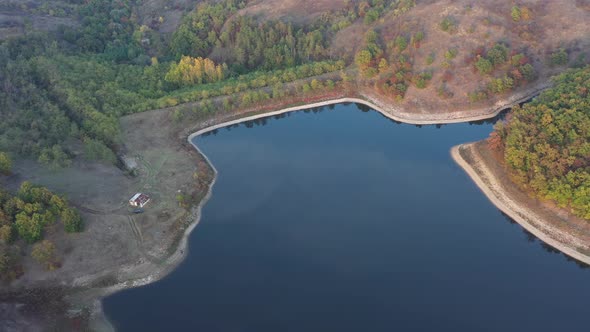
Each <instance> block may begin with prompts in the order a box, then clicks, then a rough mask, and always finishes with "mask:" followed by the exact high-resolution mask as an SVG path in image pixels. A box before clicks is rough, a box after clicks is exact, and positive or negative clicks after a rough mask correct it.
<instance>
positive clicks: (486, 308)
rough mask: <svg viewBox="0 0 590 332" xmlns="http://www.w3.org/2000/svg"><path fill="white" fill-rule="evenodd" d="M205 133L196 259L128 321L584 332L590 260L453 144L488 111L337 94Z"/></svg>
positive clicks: (182, 326) (194, 326)
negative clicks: (394, 117)
mask: <svg viewBox="0 0 590 332" xmlns="http://www.w3.org/2000/svg"><path fill="white" fill-rule="evenodd" d="M317 111H318V110H316V112H310V111H305V112H304V111H300V112H296V113H291V114H288V115H285V116H283V118H282V119H275V118H267V119H265V120H258V121H256V123H254V122H250V123H248V124H242V125H239V126H237V127H233V128H231V129H230V130H228V129H220V130H219V131H218V132H217V133H216V134H211V135H207V136H205V137H198V138H196V140H197V143H198V145H199V147H201V149H202V150H203V152H204V153H206V154H207V155H208V156H209V158H210V159H211V161H212V162H213V164H214V165H215V167H216V168H217V170H218V171H219V178H218V180H217V183H216V185H215V187H214V188H213V196H212V198H211V200H210V201H209V202H208V203H207V205H206V206H205V208H204V210H203V218H202V220H201V222H200V224H199V225H198V226H197V228H196V229H195V231H194V232H193V233H192V234H191V237H190V252H189V254H188V257H187V259H186V260H185V261H184V262H183V263H182V264H181V265H180V266H179V267H178V269H176V270H175V271H174V272H173V273H172V274H171V275H169V276H168V277H166V278H165V279H163V280H162V281H160V282H157V283H154V284H151V285H148V286H145V287H141V288H136V289H130V290H126V291H123V292H120V293H117V294H115V295H113V296H111V297H109V298H107V299H106V300H105V301H104V309H105V311H106V313H107V316H108V317H109V319H111V321H112V322H113V324H114V325H115V327H117V328H118V329H119V330H121V331H204V332H217V331H219V332H280V331H298V332H299V331H318V332H326V331H367V332H371V331H454V332H456V331H470V332H471V331H503V332H506V331H536V332H538V331H588V330H589V329H590V305H589V302H588V299H590V270H588V269H582V268H581V267H580V266H578V264H576V263H575V262H572V261H568V260H567V259H566V258H565V257H564V256H563V255H562V254H560V253H555V252H551V251H550V250H549V249H548V248H547V247H546V246H543V245H542V244H541V243H540V242H539V241H538V240H535V239H534V238H533V237H531V236H530V235H528V234H527V233H526V232H523V230H522V228H521V227H520V226H519V225H517V224H513V223H512V221H511V220H510V219H509V218H507V217H505V216H504V215H503V214H502V213H500V211H499V210H498V209H496V208H495V207H494V206H493V205H492V204H491V203H490V202H489V201H488V200H487V199H486V198H485V196H484V195H483V194H482V193H481V192H480V191H479V190H478V188H477V187H476V186H475V184H474V183H473V182H472V181H471V180H470V179H469V178H468V177H467V175H466V174H464V172H463V171H462V170H461V169H460V168H459V167H458V166H457V165H455V163H454V162H453V161H452V159H451V157H450V155H449V149H450V148H451V147H452V146H453V145H456V144H459V143H464V142H469V141H474V140H480V139H482V138H485V137H486V136H487V135H488V134H489V132H490V131H491V129H492V128H491V126H492V125H491V124H490V123H486V124H477V125H476V124H454V125H446V126H442V127H440V128H437V127H436V126H424V127H417V126H412V125H406V124H397V123H394V122H393V121H390V120H388V119H386V118H384V117H383V116H381V115H380V114H378V113H377V112H374V111H369V112H361V111H359V106H357V105H355V104H340V105H336V106H334V107H326V108H322V109H321V111H319V112H317Z"/></svg>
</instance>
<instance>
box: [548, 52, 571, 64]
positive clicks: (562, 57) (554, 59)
mask: <svg viewBox="0 0 590 332" xmlns="http://www.w3.org/2000/svg"><path fill="white" fill-rule="evenodd" d="M567 61H568V54H567V52H566V51H565V50H564V49H563V48H560V49H559V50H557V51H555V52H553V53H552V54H551V57H550V62H551V65H553V66H563V65H565V64H567Z"/></svg>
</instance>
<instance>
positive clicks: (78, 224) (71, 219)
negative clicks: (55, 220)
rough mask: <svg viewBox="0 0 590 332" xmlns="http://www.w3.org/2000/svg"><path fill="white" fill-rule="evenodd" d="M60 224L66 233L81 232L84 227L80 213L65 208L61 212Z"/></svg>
mask: <svg viewBox="0 0 590 332" xmlns="http://www.w3.org/2000/svg"><path fill="white" fill-rule="evenodd" d="M61 222H62V223H63V224H64V228H65V230H66V232H68V233H75V232H81V231H82V228H83V226H84V223H83V221H82V217H81V216H80V213H78V211H77V210H75V209H72V208H65V209H64V210H63V211H62V212H61Z"/></svg>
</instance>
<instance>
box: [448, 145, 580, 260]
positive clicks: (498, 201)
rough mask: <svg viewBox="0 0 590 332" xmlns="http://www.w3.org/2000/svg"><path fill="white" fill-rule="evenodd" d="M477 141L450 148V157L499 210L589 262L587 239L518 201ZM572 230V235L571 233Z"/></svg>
mask: <svg viewBox="0 0 590 332" xmlns="http://www.w3.org/2000/svg"><path fill="white" fill-rule="evenodd" d="M474 144H475V143H468V144H461V145H458V146H455V147H453V148H452V149H451V156H452V157H453V159H454V160H455V162H457V164H459V166H461V167H462V168H463V169H464V170H465V172H466V173H467V174H468V175H469V176H470V177H471V179H472V180H473V181H474V182H475V184H476V185H477V186H478V187H479V189H481V191H482V192H483V193H484V194H485V195H486V196H487V197H488V199H489V200H490V201H491V202H492V203H493V204H494V205H495V206H496V207H497V208H498V209H500V210H502V211H503V212H504V213H506V214H507V215H509V216H510V217H511V218H512V219H514V220H515V221H516V222H518V223H519V224H520V225H521V226H522V227H523V228H525V229H526V230H527V231H529V232H531V233H532V234H533V235H535V236H536V237H538V238H539V239H540V240H541V241H543V242H545V243H546V244H548V245H550V246H552V247H554V248H555V249H558V250H559V251H561V252H563V253H564V254H566V255H568V256H570V257H572V258H575V259H577V260H579V261H581V262H584V263H586V264H589V265H590V256H589V255H588V254H587V253H588V252H589V246H588V243H587V241H584V240H582V239H580V238H579V237H578V236H576V235H574V234H575V230H574V229H573V227H571V228H572V230H571V232H568V231H567V230H564V229H562V228H558V227H556V226H554V225H553V224H552V222H550V221H549V220H548V218H547V217H546V216H543V215H541V213H539V212H537V211H534V210H532V209H530V208H529V207H528V206H527V204H526V203H524V202H522V201H520V200H518V199H517V198H516V197H515V195H513V194H511V193H510V190H508V189H507V188H506V187H505V186H504V185H503V184H502V183H501V181H500V180H499V179H498V178H497V175H496V174H494V172H493V171H491V169H490V167H488V165H486V163H485V162H484V161H483V159H482V158H481V156H480V155H479V153H478V152H477V150H476V149H475V148H474ZM572 233H573V234H572Z"/></svg>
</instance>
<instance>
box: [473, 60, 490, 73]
mask: <svg viewBox="0 0 590 332" xmlns="http://www.w3.org/2000/svg"><path fill="white" fill-rule="evenodd" d="M475 68H477V70H478V71H479V73H480V74H483V75H485V74H489V73H491V72H492V69H494V66H493V65H492V62H491V61H490V60H488V59H486V58H482V57H480V58H479V59H478V60H477V61H476V62H475Z"/></svg>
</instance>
